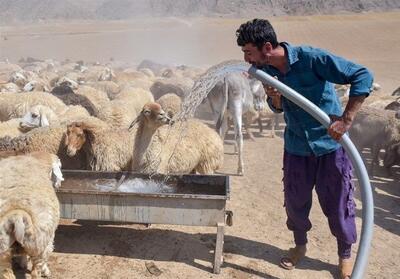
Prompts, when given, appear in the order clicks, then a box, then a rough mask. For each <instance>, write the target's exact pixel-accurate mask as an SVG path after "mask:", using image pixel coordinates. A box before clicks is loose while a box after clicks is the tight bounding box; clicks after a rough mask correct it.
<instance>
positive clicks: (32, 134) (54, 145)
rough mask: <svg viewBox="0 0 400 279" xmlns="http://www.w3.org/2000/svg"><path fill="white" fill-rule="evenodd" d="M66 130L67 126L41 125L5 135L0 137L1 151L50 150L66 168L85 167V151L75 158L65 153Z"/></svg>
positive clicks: (27, 151)
mask: <svg viewBox="0 0 400 279" xmlns="http://www.w3.org/2000/svg"><path fill="white" fill-rule="evenodd" d="M65 131H66V127H65V126H53V127H40V128H36V129H33V130H31V131H29V132H28V133H26V134H23V135H21V136H18V137H15V138H10V137H3V138H0V151H16V152H21V153H30V152H35V151H43V152H48V153H52V154H56V155H58V156H59V158H60V160H61V163H62V164H63V168H65V169H85V166H86V157H85V154H84V153H82V152H79V154H77V156H76V157H74V158H70V157H69V156H67V155H66V154H65V153H66V148H65V145H64V141H65V139H64V138H65Z"/></svg>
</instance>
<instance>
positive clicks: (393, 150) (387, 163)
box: [383, 141, 400, 172]
mask: <svg viewBox="0 0 400 279" xmlns="http://www.w3.org/2000/svg"><path fill="white" fill-rule="evenodd" d="M394 165H400V141H398V142H393V143H391V144H389V145H388V147H387V148H386V150H385V156H384V157H383V166H384V167H385V168H386V169H387V171H388V172H389V169H390V168H391V167H392V166H394Z"/></svg>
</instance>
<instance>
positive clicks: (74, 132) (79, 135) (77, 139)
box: [65, 122, 88, 157]
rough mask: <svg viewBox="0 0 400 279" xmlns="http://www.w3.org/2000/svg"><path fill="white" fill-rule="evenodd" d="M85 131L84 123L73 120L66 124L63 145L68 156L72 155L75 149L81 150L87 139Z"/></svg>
mask: <svg viewBox="0 0 400 279" xmlns="http://www.w3.org/2000/svg"><path fill="white" fill-rule="evenodd" d="M87 131H88V130H87V127H86V125H85V124H84V123H82V122H74V123H72V124H70V125H68V126H67V133H66V135H65V146H66V147H67V155H68V156H70V157H73V156H75V154H76V152H77V151H79V150H81V148H82V147H83V145H84V144H85V142H86V141H87V136H88V135H87Z"/></svg>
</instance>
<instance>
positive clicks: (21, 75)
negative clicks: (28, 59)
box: [9, 70, 28, 88]
mask: <svg viewBox="0 0 400 279" xmlns="http://www.w3.org/2000/svg"><path fill="white" fill-rule="evenodd" d="M9 82H12V83H15V84H16V85H17V86H18V87H20V88H23V87H24V86H25V84H27V83H28V78H27V77H26V75H25V72H24V71H23V70H21V71H17V72H14V73H13V74H12V75H11V77H10V79H9Z"/></svg>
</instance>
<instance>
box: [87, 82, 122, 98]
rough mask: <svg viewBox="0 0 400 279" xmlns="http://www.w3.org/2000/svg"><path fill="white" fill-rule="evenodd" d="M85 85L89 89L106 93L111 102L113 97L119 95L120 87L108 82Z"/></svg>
mask: <svg viewBox="0 0 400 279" xmlns="http://www.w3.org/2000/svg"><path fill="white" fill-rule="evenodd" d="M85 85H88V86H90V87H93V88H94V89H97V90H100V91H103V92H106V94H107V96H108V98H109V99H110V100H113V99H114V98H115V96H116V95H117V94H118V93H119V91H120V90H121V88H120V86H119V85H118V84H117V83H115V82H113V81H109V80H105V81H98V82H87V83H85Z"/></svg>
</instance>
